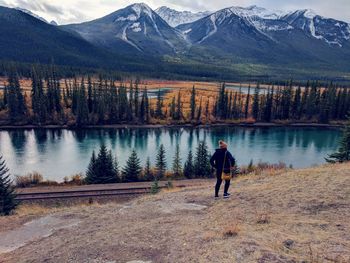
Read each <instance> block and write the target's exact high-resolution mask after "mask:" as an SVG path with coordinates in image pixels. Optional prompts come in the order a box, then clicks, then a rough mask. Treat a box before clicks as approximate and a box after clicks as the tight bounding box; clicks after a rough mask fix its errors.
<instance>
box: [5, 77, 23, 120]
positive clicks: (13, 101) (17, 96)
mask: <svg viewBox="0 0 350 263" xmlns="http://www.w3.org/2000/svg"><path fill="white" fill-rule="evenodd" d="M7 103H8V108H9V115H10V118H11V119H13V120H16V119H20V118H23V117H24V116H25V114H26V113H27V106H26V103H25V100H24V96H23V94H22V91H21V86H20V83H19V79H18V75H17V73H16V72H15V71H11V72H10V75H9V77H8V86H7Z"/></svg>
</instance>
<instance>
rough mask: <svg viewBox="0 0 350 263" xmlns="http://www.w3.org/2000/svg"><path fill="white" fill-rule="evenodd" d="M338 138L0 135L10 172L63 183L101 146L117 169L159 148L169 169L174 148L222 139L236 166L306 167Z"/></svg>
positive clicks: (222, 132)
mask: <svg viewBox="0 0 350 263" xmlns="http://www.w3.org/2000/svg"><path fill="white" fill-rule="evenodd" d="M340 135H341V132H340V131H339V130H337V129H320V128H317V129H316V128H280V127H279V128H242V127H216V128H201V129H191V128H171V129H166V128H157V129H144V128H142V129H141V128H140V129H126V128H124V129H86V130H74V131H71V130H60V129H53V130H46V129H37V130H10V131H0V153H2V154H3V155H4V157H5V159H6V161H7V164H8V166H9V168H10V169H11V172H12V174H25V173H28V172H32V171H38V172H40V173H42V174H43V175H44V176H45V177H46V178H48V179H55V180H62V178H63V177H64V176H67V175H72V174H74V173H79V172H84V171H85V170H86V167H87V165H88V162H89V160H90V156H91V153H92V151H94V150H95V151H98V148H99V147H100V145H101V144H105V145H106V146H107V147H108V148H110V149H112V151H113V152H114V153H115V154H117V156H118V159H119V163H120V164H121V165H124V164H125V162H126V159H127V158H128V156H129V155H130V153H131V151H132V150H133V149H136V151H137V153H138V154H139V157H140V159H141V160H142V162H143V163H144V162H145V160H146V158H147V157H148V156H149V157H150V159H151V161H152V162H153V163H154V162H155V159H156V152H157V149H158V148H159V146H160V144H164V146H165V149H166V158H167V161H168V168H171V161H172V159H173V155H174V152H175V147H176V145H179V147H180V153H181V157H182V161H183V162H184V161H185V160H186V157H187V154H188V152H189V150H192V151H194V152H195V149H196V147H197V145H198V142H199V141H200V140H205V141H206V142H207V144H208V147H209V149H210V151H211V152H213V151H214V150H215V148H216V145H217V142H218V140H221V139H223V140H226V141H227V142H228V144H229V146H230V150H231V151H232V152H233V154H234V155H235V156H236V158H237V160H238V162H239V163H240V164H247V163H249V161H250V160H251V159H253V160H254V161H255V162H257V161H259V160H262V161H268V162H273V163H276V162H279V161H283V162H285V163H286V164H287V165H290V164H292V165H293V166H294V167H306V166H311V165H314V164H320V163H323V162H324V157H325V156H326V155H327V154H328V153H330V152H332V151H334V150H335V149H336V148H337V143H338V140H339V138H340Z"/></svg>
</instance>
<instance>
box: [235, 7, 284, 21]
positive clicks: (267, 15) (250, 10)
mask: <svg viewBox="0 0 350 263" xmlns="http://www.w3.org/2000/svg"><path fill="white" fill-rule="evenodd" d="M229 9H230V10H231V11H232V12H233V13H234V14H236V15H238V16H240V17H260V18H264V19H279V18H280V17H281V15H282V14H283V12H282V11H270V10H267V9H265V8H263V7H258V6H256V5H252V6H249V7H247V8H244V7H239V6H233V7H231V8H229Z"/></svg>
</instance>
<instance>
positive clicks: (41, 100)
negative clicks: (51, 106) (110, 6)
mask: <svg viewBox="0 0 350 263" xmlns="http://www.w3.org/2000/svg"><path fill="white" fill-rule="evenodd" d="M31 78H32V91H31V96H32V109H33V114H34V117H35V119H36V121H38V123H39V124H42V123H45V122H46V119H47V108H46V96H45V94H44V89H43V81H42V78H41V77H40V76H38V74H37V72H36V69H35V68H33V69H32V73H31Z"/></svg>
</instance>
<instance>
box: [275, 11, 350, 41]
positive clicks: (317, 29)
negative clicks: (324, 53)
mask: <svg viewBox="0 0 350 263" xmlns="http://www.w3.org/2000/svg"><path fill="white" fill-rule="evenodd" d="M281 19H283V20H284V21H287V22H288V23H289V24H290V25H291V26H293V27H295V28H298V29H301V30H303V31H304V32H305V33H306V34H308V35H309V36H311V37H313V38H316V39H319V40H321V41H324V42H326V43H328V44H329V45H336V46H339V47H342V46H343V45H344V43H346V42H349V40H350V25H349V24H348V23H346V22H343V21H339V20H335V19H331V18H325V17H322V16H320V15H317V14H316V13H315V12H314V11H312V10H309V9H306V10H297V11H295V12H291V13H289V14H286V15H285V16H282V17H281Z"/></svg>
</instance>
